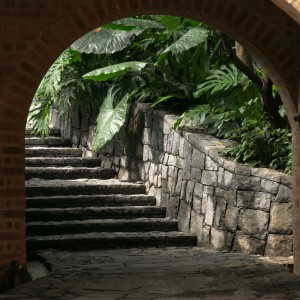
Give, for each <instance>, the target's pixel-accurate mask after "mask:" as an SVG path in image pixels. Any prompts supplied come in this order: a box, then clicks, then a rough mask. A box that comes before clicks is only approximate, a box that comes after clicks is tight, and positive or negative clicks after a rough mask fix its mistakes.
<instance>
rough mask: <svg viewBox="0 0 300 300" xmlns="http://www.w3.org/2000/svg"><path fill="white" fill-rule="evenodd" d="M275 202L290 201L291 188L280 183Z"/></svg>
mask: <svg viewBox="0 0 300 300" xmlns="http://www.w3.org/2000/svg"><path fill="white" fill-rule="evenodd" d="M275 201H276V202H291V201H292V189H291V188H289V187H287V186H285V185H282V184H281V185H280V186H279V190H278V193H277V195H276V198H275Z"/></svg>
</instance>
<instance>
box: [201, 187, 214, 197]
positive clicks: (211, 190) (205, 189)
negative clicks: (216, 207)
mask: <svg viewBox="0 0 300 300" xmlns="http://www.w3.org/2000/svg"><path fill="white" fill-rule="evenodd" d="M214 192H215V188H214V187H213V186H208V185H203V194H207V195H214Z"/></svg>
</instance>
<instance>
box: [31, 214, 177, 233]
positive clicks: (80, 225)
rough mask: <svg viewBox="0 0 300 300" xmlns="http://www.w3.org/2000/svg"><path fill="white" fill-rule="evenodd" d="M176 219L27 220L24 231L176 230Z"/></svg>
mask: <svg viewBox="0 0 300 300" xmlns="http://www.w3.org/2000/svg"><path fill="white" fill-rule="evenodd" d="M177 229H178V226H177V221H175V220H170V219H165V218H136V219H104V220H99V219H92V220H84V221H78V220H75V221H60V222H57V221H56V222H55V221H54V222H53V221H52V222H27V224H26V233H27V236H31V235H43V236H45V235H55V234H70V233H84V232H114V231H115V232H144V231H162V232H168V231H176V230H177Z"/></svg>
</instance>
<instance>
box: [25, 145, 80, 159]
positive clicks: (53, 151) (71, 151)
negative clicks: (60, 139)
mask: <svg viewBox="0 0 300 300" xmlns="http://www.w3.org/2000/svg"><path fill="white" fill-rule="evenodd" d="M25 156H26V157H67V156H72V157H81V156H82V151H81V149H78V148H67V147H34V146H32V147H29V148H25Z"/></svg>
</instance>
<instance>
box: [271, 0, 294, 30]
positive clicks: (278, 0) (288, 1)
mask: <svg viewBox="0 0 300 300" xmlns="http://www.w3.org/2000/svg"><path fill="white" fill-rule="evenodd" d="M271 1H272V2H273V3H274V4H275V5H277V6H278V7H280V8H281V9H282V10H283V11H285V12H286V13H287V14H288V15H289V16H290V17H291V18H292V19H294V20H295V21H296V22H297V23H298V24H299V25H300V2H299V1H298V0H285V1H282V0H271Z"/></svg>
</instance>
